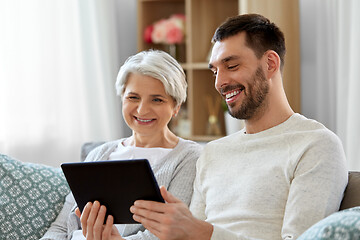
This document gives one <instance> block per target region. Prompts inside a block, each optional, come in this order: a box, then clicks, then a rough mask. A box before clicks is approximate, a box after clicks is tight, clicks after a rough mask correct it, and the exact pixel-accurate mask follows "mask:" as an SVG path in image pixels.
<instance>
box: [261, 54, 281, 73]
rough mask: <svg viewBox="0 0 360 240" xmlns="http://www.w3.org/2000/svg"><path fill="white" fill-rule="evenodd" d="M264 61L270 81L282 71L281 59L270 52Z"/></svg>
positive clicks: (265, 55)
mask: <svg viewBox="0 0 360 240" xmlns="http://www.w3.org/2000/svg"><path fill="white" fill-rule="evenodd" d="M264 60H265V66H266V71H265V75H266V77H267V78H268V79H270V78H272V77H273V76H274V75H275V73H277V72H278V71H280V57H279V55H278V54H277V53H276V52H275V51H273V50H268V51H266V52H265V54H264Z"/></svg>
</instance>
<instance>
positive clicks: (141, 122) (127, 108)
mask: <svg viewBox="0 0 360 240" xmlns="http://www.w3.org/2000/svg"><path fill="white" fill-rule="evenodd" d="M178 109H179V108H178V107H176V104H175V101H174V99H173V98H172V97H171V96H170V95H168V94H166V92H165V88H164V85H163V84H162V82H161V81H160V80H158V79H155V78H152V77H149V76H145V75H141V74H137V73H131V74H130V75H129V77H128V80H127V83H126V86H125V91H124V94H123V96H122V113H123V117H124V120H125V122H126V124H127V125H128V126H129V127H130V128H131V129H132V130H133V131H134V133H135V134H139V135H142V136H146V135H152V136H155V135H156V134H165V132H166V130H167V129H168V126H167V125H168V123H169V121H170V120H171V118H172V116H173V115H174V114H175V113H177V111H178Z"/></svg>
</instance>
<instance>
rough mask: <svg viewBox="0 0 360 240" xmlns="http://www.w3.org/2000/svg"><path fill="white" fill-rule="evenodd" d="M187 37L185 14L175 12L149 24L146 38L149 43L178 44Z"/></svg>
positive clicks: (146, 29)
mask: <svg viewBox="0 0 360 240" xmlns="http://www.w3.org/2000/svg"><path fill="white" fill-rule="evenodd" d="M184 39H185V15H183V14H174V15H172V16H170V17H169V18H167V19H160V20H159V21H156V22H154V23H153V24H151V25H149V26H147V27H146V28H145V31H144V40H145V42H147V43H164V44H177V43H182V42H183V41H184Z"/></svg>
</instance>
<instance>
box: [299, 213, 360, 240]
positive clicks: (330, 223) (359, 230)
mask: <svg viewBox="0 0 360 240" xmlns="http://www.w3.org/2000/svg"><path fill="white" fill-rule="evenodd" d="M330 239H334V240H335V239H341V240H352V239H360V207H354V208H349V209H346V210H343V211H340V212H336V213H333V214H331V215H330V216H328V217H327V218H324V219H323V220H321V221H319V222H318V223H316V224H315V225H313V226H312V227H311V228H309V229H308V230H307V231H306V232H304V233H303V234H302V235H301V236H300V237H299V238H298V240H330Z"/></svg>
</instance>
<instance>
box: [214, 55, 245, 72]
mask: <svg viewBox="0 0 360 240" xmlns="http://www.w3.org/2000/svg"><path fill="white" fill-rule="evenodd" d="M239 58H240V57H239V56H237V55H231V56H228V57H226V58H224V59H221V63H227V62H229V61H231V60H236V59H239ZM213 67H214V66H213V65H212V64H211V63H209V66H208V68H209V69H212V68H213Z"/></svg>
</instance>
